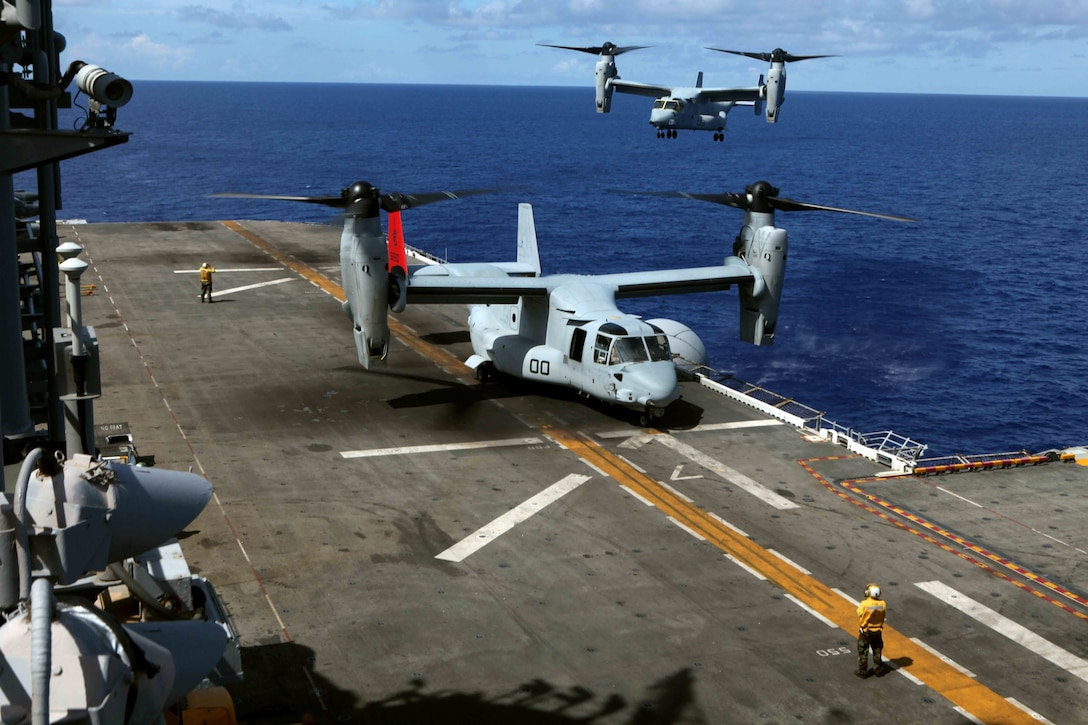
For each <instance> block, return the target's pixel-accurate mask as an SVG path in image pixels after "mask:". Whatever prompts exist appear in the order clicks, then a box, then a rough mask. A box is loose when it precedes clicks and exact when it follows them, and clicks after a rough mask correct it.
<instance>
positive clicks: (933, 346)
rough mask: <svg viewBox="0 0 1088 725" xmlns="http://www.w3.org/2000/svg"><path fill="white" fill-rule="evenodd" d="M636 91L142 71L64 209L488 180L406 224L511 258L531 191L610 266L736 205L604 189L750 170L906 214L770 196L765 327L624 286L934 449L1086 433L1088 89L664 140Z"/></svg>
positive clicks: (646, 308)
mask: <svg viewBox="0 0 1088 725" xmlns="http://www.w3.org/2000/svg"><path fill="white" fill-rule="evenodd" d="M649 106H650V101H649V99H644V98H639V97H632V96H624V97H617V98H616V99H615V100H614V103H613V110H612V113H611V114H608V115H598V114H596V113H595V112H594V108H593V92H592V90H591V89H589V88H584V89H583V88H515V87H490V86H423V85H331V84H330V85H323V84H309V85H296V84H262V83H185V82H139V83H137V84H136V89H135V96H134V99H133V101H132V102H131V103H130V104H129V105H127V106H125V107H123V108H121V109H120V111H119V113H118V119H117V127H118V128H119V129H122V130H125V131H131V132H132V137H131V139H130V140H129V142H128V143H126V144H123V145H121V146H118V147H114V148H111V149H107V150H104V151H100V152H97V153H94V154H89V155H87V156H83V157H80V158H76V159H72V160H69V161H65V162H63V163H62V165H61V171H62V179H63V190H64V197H63V202H64V206H63V209H62V211H61V212H60V216H61V217H62V218H84V219H87V220H88V221H90V222H120V221H166V220H170V221H181V220H208V219H283V220H295V221H312V222H328V221H330V216H329V214H328V211H327V210H325V209H324V208H322V207H313V206H310V205H302V204H298V205H296V204H289V203H284V202H266V201H250V200H239V199H214V198H208V197H207V195H208V194H211V193H213V192H218V191H248V192H257V193H273V194H297V195H305V194H324V193H337V192H338V191H339V189H340V188H341V187H343V186H345V185H347V184H349V183H351V182H353V181H355V180H359V179H363V180H367V181H370V182H371V183H373V184H374V185H376V186H380V187H381V188H382V189H383V190H385V191H400V192H407V193H413V192H422V191H433V190H438V189H467V188H502V189H505V190H506V191H503V192H502V193H498V194H494V195H489V196H481V197H474V198H471V199H465V200H459V201H454V202H450V203H444V204H435V205H431V206H427V207H425V208H421V209H415V210H411V211H410V212H408V213H406V214H405V218H404V226H405V235H406V238H407V241H408V243H409V244H411V245H413V246H416V247H420V248H423V249H425V250H427V251H430V252H432V253H434V254H437V255H440V256H443V257H447V258H448V259H450V260H451V261H481V260H506V259H512V258H513V255H514V248H515V232H516V228H517V210H516V204H517V202H520V201H529V202H532V203H533V205H534V211H535V214H536V220H537V230H538V235H539V240H540V245H541V255H542V261H543V265H544V271H545V273H548V272H583V273H593V272H615V271H625V270H637V269H650V268H656V267H665V266H700V265H707V264H716V263H719V262H720V260H721V258H722V257H723V256H724V255H726V254H727V253H728V252H729V250H730V248H731V245H732V241H733V238H734V236H735V235H736V233H737V230H738V228H739V226H740V221H741V213H740V212H739V211H737V210H734V209H730V208H728V207H723V206H718V205H713V204H706V203H701V202H695V201H690V200H685V199H670V198H664V197H656V196H639V195H631V194H624V193H617V191H616V190H635V191H678V190H679V191H692V192H700V193H712V192H722V191H742V190H743V189H744V187H745V185H746V184H749V183H751V182H754V181H757V180H762V179H765V180H767V181H770V182H771V183H773V184H774V185H775V186H777V187H779V188H780V189H781V195H782V196H786V197H789V198H793V199H797V200H801V201H808V202H812V203H816V204H823V205H828V206H838V207H847V208H853V209H861V210H866V211H875V212H886V213H891V214H898V215H904V216H910V217H915V218H917V220H918V221H917V223H914V224H904V223H895V222H890V221H885V220H879V219H871V218H865V217H858V216H849V215H845V214H834V213H822V212H794V213H779V215H778V225H779V226H781V227H783V228H785V229H787V230H788V231H789V234H790V257H789V263H788V267H787V272H786V280H785V286H784V293H783V299H782V307H781V315H780V318H779V326H778V333H777V337H776V340H775V343H774V345H773V346H772V347H767V348H756V347H752V346H749V345H746V344H744V343H742V342H740V341H739V340H738V337H737V314H738V313H737V298H736V294H735V292H734V293H728V292H723V293H716V294H707V295H686V296H679V297H662V298H654V299H646V300H635V301H631V303H630V304H625V305H624V307H625V308H627V309H630V310H631V311H633V312H636V313H639V314H644V315H647V316H654V317H669V318H673V319H677V320H680V321H682V322H684V323H685V324H687V325H689V326H690V327H691V328H693V329H694V330H695V331H696V332H697V333H698V334H699V335H700V336H701V337H702V339H703V341H704V342H705V343H706V345H707V348H708V351H709V355H710V362H711V365H712V366H713V367H715V368H717V369H719V370H722V371H725V372H728V373H732V374H734V375H735V376H736V377H738V378H741V379H743V380H746V381H748V382H752V383H757V384H763V385H764V386H765V387H767V388H769V389H771V390H773V391H775V392H777V393H779V394H782V395H786V396H790V397H793V398H796V399H797V400H798V401H800V402H802V403H804V404H806V405H808V406H810V407H812V408H815V409H817V410H820V411H823V412H825V414H826V417H827V418H828V419H830V420H834V421H836V422H838V423H839V424H840V425H843V426H847V427H850V428H853V429H854V430H857V431H861V432H869V431H879V430H888V429H890V430H893V431H895V432H896V433H898V434H901V435H904V436H909V437H910V438H913V439H914V440H917V441H920V442H923V443H926V444H928V445H929V450H928V452H927V456H928V455H946V454H952V453H964V454H977V453H994V452H1004V451H1016V450H1021V449H1026V450H1027V451H1029V452H1038V451H1042V450H1046V449H1050V448H1054V447H1064V446H1070V445H1083V444H1088V396H1086V395H1085V386H1084V383H1085V371H1086V370H1088V254H1086V251H1088V249H1086V248H1088V245H1086V236H1088V232H1086V230H1088V169H1086V163H1088V99H1063V98H1023V97H983V96H941V95H891V94H859V93H812V92H793V91H791V92H790V93H789V94H788V96H787V102H786V104H785V106H784V107H783V109H782V112H781V119H780V121H779V123H778V124H775V125H770V124H767V123H766V122H765V121H764V120H763V119H762V118H761V117H755V116H753V115H752V113H751V110H750V109H744V108H738V109H736V110H734V112H733V113H732V114H730V117H729V128H728V130H727V132H726V141H725V142H724V143H714V142H713V141H712V137H711V134H708V133H695V132H681V135H680V138H678V139H674V140H662V139H658V138H657V137H656V134H655V133H654V131H653V129H652V128H651V127H650V126H649V124H648V123H647V120H648V117H649ZM77 115H78V111H77V110H76V109H73V110H72V111H65V112H63V116H62V118H63V119H64V120H63V121H62V126H64V125H66V124H67V123H70V122H73V121H74V119H75V118H76V116H77ZM16 186H17V187H18V186H19V178H18V177H17V179H16ZM334 223H335V222H334ZM348 332H349V331H348V329H347V327H345V329H344V334H345V336H346V335H348Z"/></svg>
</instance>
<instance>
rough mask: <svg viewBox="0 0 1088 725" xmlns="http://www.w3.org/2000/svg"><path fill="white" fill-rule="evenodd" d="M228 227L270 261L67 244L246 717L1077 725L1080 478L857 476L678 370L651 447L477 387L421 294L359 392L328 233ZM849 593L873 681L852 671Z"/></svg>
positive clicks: (1045, 473)
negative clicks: (201, 508) (201, 495)
mask: <svg viewBox="0 0 1088 725" xmlns="http://www.w3.org/2000/svg"><path fill="white" fill-rule="evenodd" d="M238 229H242V230H244V231H246V232H247V234H250V235H256V237H258V238H259V239H260V240H263V243H264V244H265V245H268V247H270V248H273V249H275V250H278V251H277V254H278V255H288V256H289V257H290V259H287V258H286V257H282V256H281V257H280V259H275V258H273V257H272V256H269V253H268V252H267V251H266V250H264V249H261V248H258V246H255V244H254V242H253V241H251V240H250V239H247V238H245V237H244V236H243V235H242V234H240V233H239V232H238V231H237V230H236V229H232V228H229V227H228V226H225V225H223V224H221V223H219V222H207V223H189V224H168V223H161V224H117V225H112V224H111V225H105V224H104V225H89V226H66V227H63V228H62V230H61V234H62V236H64V240H65V241H76V242H79V243H80V244H83V245H85V247H86V257H87V258H88V259H89V261H90V262H91V264H92V268H91V269H90V270H89V271H88V272H87V273H86V275H85V281H87V282H94V283H95V284H97V285H98V287H97V289H96V291H95V292H94V294H92V295H91V296H89V297H86V298H85V299H84V301H83V310H84V318H85V320H86V321H87V322H88V324H92V325H93V326H94V327H95V330H96V332H97V335H98V339H99V344H100V350H101V356H102V376H103V381H104V388H105V391H106V392H105V395H104V396H103V398H102V399H101V400H99V401H97V402H96V405H95V418H96V422H108V421H127V422H128V424H129V426H130V428H131V430H132V431H133V433H134V435H135V436H136V438H137V441H138V445H139V448H140V451H141V452H142V453H149V454H154V455H155V457H156V462H157V465H159V466H162V467H169V468H179V469H186V468H188V467H190V466H192V467H193V469H194V470H196V471H198V472H199V473H201V474H203V475H206V476H207V477H208V478H209V479H210V480H211V481H212V482H213V483H214V485H215V488H216V495H215V498H214V499H213V502H212V504H211V505H209V507H208V508H207V509H206V510H205V512H204V513H203V515H202V516H201V518H200V519H198V521H197V522H196V524H195V525H194V527H193V530H192V531H190V532H187V535H186V537H185V538H184V539H183V541H182V546H183V548H184V551H185V554H186V557H187V559H188V561H189V563H190V565H191V567H192V568H193V569H194V571H196V572H198V573H200V574H202V575H204V576H206V577H208V578H209V579H210V580H211V581H212V582H213V583H214V584H215V586H216V587H217V589H218V590H219V592H220V594H221V596H222V598H223V599H224V601H225V603H226V605H227V607H228V609H229V611H230V614H231V616H232V618H233V622H234V625H235V627H236V628H237V630H238V632H239V634H240V637H241V641H242V645H243V647H244V649H243V663H244V665H245V666H246V681H245V683H244V684H242V685H240V686H237V687H235V688H234V693H235V695H236V698H237V707H238V711H239V718H240V719H241V720H244V721H247V722H251V723H260V722H284V723H286V722H298V721H300V719H301V718H302V717H303V716H305V715H310V716H313V717H314V718H315V719H320V720H321V721H328V722H350V721H366V722H422V721H436V722H437V721H442V722H530V723H531V722H540V723H551V722H556V723H561V722H566V721H579V722H615V723H636V722H637V723H649V722H662V723H666V722H667V723H678V722H707V723H718V722H768V723H770V722H798V721H803V722H856V723H862V722H875V721H881V722H919V721H927V722H931V723H961V722H972V721H984V722H1039V720H1037V719H1033V714H1036V715H1038V716H1040V717H1042V718H1045V720H1049V721H1051V722H1054V723H1073V722H1085V721H1086V716H1085V715H1084V713H1085V712H1088V627H1086V619H1088V607H1086V606H1085V599H1086V598H1088V597H1086V590H1088V583H1086V581H1085V568H1086V564H1088V554H1086V551H1088V534H1086V532H1085V529H1084V527H1083V525H1082V522H1083V521H1084V520H1085V518H1086V513H1088V512H1086V510H1085V509H1086V508H1088V505H1086V503H1085V490H1086V484H1088V468H1086V467H1084V466H1079V465H1076V464H1074V463H1051V464H1047V465H1042V466H1035V467H1024V468H1012V469H1005V470H997V471H987V472H980V473H962V474H955V475H947V476H933V477H927V478H913V477H909V478H879V479H877V478H873V476H874V475H875V474H876V473H878V472H881V470H882V469H881V468H880V467H878V466H877V465H876V464H872V463H870V462H868V461H866V460H864V459H861V458H857V457H852V456H848V455H846V451H845V450H844V449H842V448H838V447H836V446H833V445H831V444H828V443H819V442H812V441H810V440H807V439H806V438H805V437H804V436H802V435H801V433H800V432H799V431H796V430H794V429H792V428H789V427H787V426H784V425H780V424H777V423H776V422H775V421H771V420H769V419H763V418H761V417H760V416H759V415H758V414H757V413H755V412H754V411H752V410H750V409H749V408H747V407H745V406H742V405H739V404H736V403H732V402H730V401H728V400H727V399H725V398H722V397H720V396H718V395H717V394H715V393H713V392H710V391H708V390H706V389H704V388H702V387H700V386H698V385H697V384H693V383H683V384H682V386H681V389H682V393H683V398H682V399H681V401H679V402H678V403H677V404H675V405H674V407H673V408H672V409H670V411H669V414H668V416H667V417H666V419H665V425H664V426H663V427H662V428H661V429H658V430H644V429H641V428H638V427H637V426H636V425H633V423H632V421H631V420H630V419H629V418H628V417H626V416H625V415H623V414H621V413H617V412H615V411H611V410H607V409H605V408H604V407H602V406H598V405H595V404H592V403H587V402H585V401H584V400H582V399H580V398H578V397H577V396H575V395H574V394H573V393H570V392H568V391H565V390H562V389H558V388H549V387H543V386H536V385H526V384H524V383H521V382H514V381H507V382H503V381H500V382H497V383H492V384H487V385H482V384H479V383H477V382H476V381H475V379H474V378H473V376H472V374H471V371H469V370H468V369H467V368H464V367H463V365H461V364H460V361H461V360H463V359H464V358H465V357H467V356H468V354H470V348H469V344H468V336H467V332H466V328H465V314H464V310H463V309H461V308H457V307H416V308H412V307H410V308H409V309H408V311H407V312H406V313H405V314H403V315H400V316H398V317H396V318H395V323H396V327H395V328H394V336H395V338H396V339H395V342H394V344H393V346H392V350H391V352H390V360H389V365H388V367H387V368H386V369H385V370H384V371H378V372H366V371H364V370H362V369H361V368H360V367H359V365H358V363H357V361H356V358H355V350H354V345H353V343H352V340H351V335H350V322H349V320H348V319H347V318H346V317H345V316H344V315H343V313H342V312H341V310H340V305H339V303H338V302H337V301H335V300H334V299H333V296H332V295H334V294H335V293H336V289H337V285H338V279H339V271H338V262H337V257H336V255H337V248H338V236H339V234H338V231H336V230H334V229H331V228H327V227H320V226H310V225H299V224H284V223H274V222H243V223H241V226H240V227H238ZM292 260H293V261H292ZM203 261H210V262H211V263H212V264H213V265H214V266H215V267H216V268H217V269H218V270H219V272H218V273H217V274H216V277H215V287H216V293H215V296H216V304H212V305H208V304H201V303H200V300H199V280H198V279H197V277H196V275H195V274H192V271H194V270H196V269H197V267H199V266H200V263H201V262H203ZM285 261H286V262H287V263H289V266H285V264H284V262H285ZM300 269H304V270H309V272H307V273H306V274H307V275H308V276H310V279H306V278H305V277H304V276H303V273H301V272H300V271H299V270H300ZM312 275H317V276H318V277H319V278H324V279H325V280H326V282H320V281H319V280H318V281H315V278H314V277H313V276H312ZM738 344H739V343H738ZM831 412H832V413H833V411H831ZM870 581H874V582H878V583H880V584H881V585H882V586H883V588H884V591H885V593H886V599H887V601H888V604H889V612H890V614H889V617H888V626H889V629H888V631H887V632H886V635H885V640H886V648H885V651H884V654H885V656H886V658H887V659H889V660H890V661H891V663H892V666H893V667H894V668H895V669H894V670H893V672H891V673H890V674H889V675H887V676H885V677H883V678H880V679H877V678H869V679H866V680H861V679H858V678H857V677H855V676H854V675H853V671H854V670H855V668H856V666H857V660H856V655H855V646H856V617H855V615H854V611H853V610H854V602H856V600H857V599H859V598H861V593H862V590H863V588H864V586H865V585H866V584H867V583H868V582H870ZM972 718H973V719H974V720H972ZM1045 720H1044V721H1045Z"/></svg>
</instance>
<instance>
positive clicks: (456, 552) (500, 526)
mask: <svg viewBox="0 0 1088 725" xmlns="http://www.w3.org/2000/svg"><path fill="white" fill-rule="evenodd" d="M589 479H590V476H584V475H581V474H578V473H572V474H570V475H569V476H567V477H566V478H563V479H562V480H560V481H557V482H556V483H553V484H552V485H551V486H548V487H547V488H546V489H544V490H543V491H541V492H540V493H538V494H537V495H535V496H533V497H532V498H530V499H529V500H527V501H525V502H524V503H522V504H520V505H518V506H516V507H515V508H513V509H511V510H509V511H507V512H506V513H504V514H503V515H502V516H500V517H498V518H497V519H495V520H494V521H492V522H491V523H489V524H487V525H485V526H482V527H480V528H479V529H477V530H476V531H475V532H473V533H471V534H469V535H468V536H466V537H465V538H463V539H461V540H460V541H458V542H457V543H456V544H454V545H453V546H451V547H450V548H448V549H446V550H445V551H443V552H442V553H441V554H439V555H438V556H436V557H435V558H436V559H442V560H443V561H454V562H457V561H464V560H465V558H466V557H468V556H469V555H471V554H474V553H476V552H477V551H479V550H480V549H482V548H483V547H485V546H487V545H488V544H490V543H491V542H492V541H494V540H495V539H496V538H498V537H499V536H502V535H503V534H505V533H506V532H507V531H509V530H510V529H512V528H514V527H515V526H517V525H518V524H520V523H521V522H522V521H524V520H525V519H527V518H529V517H530V516H532V515H533V514H535V513H537V512H539V511H542V510H543V509H544V507H545V506H547V505H548V504H550V503H553V502H555V501H558V500H559V499H560V498H562V497H563V496H565V495H567V494H568V493H570V492H571V491H573V490H574V489H576V488H578V487H579V486H581V485H582V484H583V483H585V482H586V481H588V480H589Z"/></svg>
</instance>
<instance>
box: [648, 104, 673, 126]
mask: <svg viewBox="0 0 1088 725" xmlns="http://www.w3.org/2000/svg"><path fill="white" fill-rule="evenodd" d="M675 117H676V112H675V111H670V110H668V109H665V108H655V109H653V110H651V111H650V123H651V124H653V125H654V126H671V125H673V123H674V122H675Z"/></svg>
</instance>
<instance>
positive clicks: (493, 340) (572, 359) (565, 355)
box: [469, 281, 680, 415]
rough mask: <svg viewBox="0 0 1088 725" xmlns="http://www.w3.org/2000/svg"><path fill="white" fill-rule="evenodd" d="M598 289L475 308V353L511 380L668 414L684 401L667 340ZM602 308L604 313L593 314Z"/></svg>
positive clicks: (574, 286)
mask: <svg viewBox="0 0 1088 725" xmlns="http://www.w3.org/2000/svg"><path fill="white" fill-rule="evenodd" d="M594 287H595V285H593V284H590V283H585V282H581V281H573V282H572V283H571V285H570V286H569V287H564V286H561V287H558V288H557V289H556V290H554V291H553V292H552V294H551V295H550V296H549V298H548V300H544V299H541V298H534V299H529V298H523V299H522V300H521V301H520V302H519V303H517V304H493V305H472V306H471V308H470V313H469V332H470V336H471V340H472V347H473V350H474V351H475V353H476V355H477V356H479V357H480V358H482V359H483V360H486V361H490V363H491V364H492V365H493V366H494V369H495V370H497V371H499V372H502V373H505V374H507V375H511V376H514V377H518V378H525V379H527V380H536V381H539V382H544V383H550V384H553V385H564V386H567V387H571V388H575V389H576V390H578V391H580V392H581V393H582V394H584V395H586V396H589V397H592V398H596V399H598V400H603V401H606V402H609V403H616V404H619V405H623V406H625V407H627V408H631V409H633V410H638V411H640V412H644V413H649V414H652V415H661V414H663V413H664V410H665V408H666V407H667V406H668V405H669V404H670V403H672V402H673V401H675V400H677V399H678V398H679V397H680V389H679V385H678V383H677V375H676V364H675V363H674V362H673V359H672V354H671V352H670V349H669V343H668V339H667V336H666V335H665V333H664V332H662V331H661V330H660V329H658V328H655V327H653V326H651V325H650V324H648V323H646V322H644V321H643V320H641V319H639V318H638V317H635V316H633V315H629V314H626V313H623V312H621V311H620V310H618V309H616V307H615V304H614V303H613V302H612V301H611V298H612V296H611V290H607V291H605V294H600V295H598V294H597V292H596V290H595V289H594ZM572 298H577V299H576V301H577V302H578V303H579V304H580V306H581V309H578V308H575V307H573V306H569V307H568V306H567V304H569V303H570V302H572V301H575V300H574V299H572ZM594 301H597V302H600V303H601V305H602V307H599V308H597V309H587V308H585V304H586V303H587V302H590V303H592V302H594ZM549 306H550V310H549ZM590 306H591V307H592V306H593V305H592V304H591V305H590ZM576 309H577V311H575V310H576ZM549 312H550V314H549Z"/></svg>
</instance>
